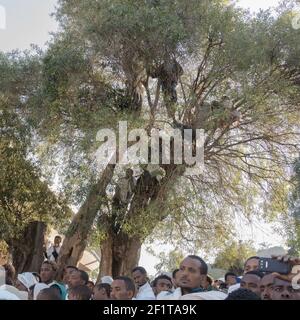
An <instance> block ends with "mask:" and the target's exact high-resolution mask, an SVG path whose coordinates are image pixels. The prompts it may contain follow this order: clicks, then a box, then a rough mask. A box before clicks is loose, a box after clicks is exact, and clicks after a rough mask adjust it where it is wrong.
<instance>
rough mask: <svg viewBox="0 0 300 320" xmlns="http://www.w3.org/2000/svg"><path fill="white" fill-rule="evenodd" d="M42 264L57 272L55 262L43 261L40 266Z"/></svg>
mask: <svg viewBox="0 0 300 320" xmlns="http://www.w3.org/2000/svg"><path fill="white" fill-rule="evenodd" d="M43 264H48V265H50V266H51V268H52V270H53V271H55V272H56V271H57V264H56V263H55V262H53V261H49V260H45V261H43V263H42V265H43Z"/></svg>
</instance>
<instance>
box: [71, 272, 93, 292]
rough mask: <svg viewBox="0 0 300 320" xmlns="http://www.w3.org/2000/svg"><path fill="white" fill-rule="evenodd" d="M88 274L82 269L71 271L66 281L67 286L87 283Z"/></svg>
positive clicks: (73, 286) (72, 286)
mask: <svg viewBox="0 0 300 320" xmlns="http://www.w3.org/2000/svg"><path fill="white" fill-rule="evenodd" d="M88 281H89V275H88V274H87V273H86V272H85V271H83V270H77V271H74V272H72V273H71V275H70V277H69V281H68V286H69V288H70V289H71V288H75V287H77V286H81V285H87V283H88Z"/></svg>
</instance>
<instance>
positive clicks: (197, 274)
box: [178, 255, 207, 294]
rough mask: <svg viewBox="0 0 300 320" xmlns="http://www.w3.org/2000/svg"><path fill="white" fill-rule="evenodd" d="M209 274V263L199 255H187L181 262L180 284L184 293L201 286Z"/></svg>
mask: <svg viewBox="0 0 300 320" xmlns="http://www.w3.org/2000/svg"><path fill="white" fill-rule="evenodd" d="M206 276H207V264H206V263H205V261H204V260H203V259H201V258H200V257H198V256H194V255H190V256H187V257H186V258H185V259H184V260H183V261H182V262H181V264H180V268H179V271H178V286H179V287H181V289H182V291H183V293H184V294H186V293H190V292H191V291H192V290H193V289H197V288H200V287H201V283H202V282H203V281H204V280H205V278H206Z"/></svg>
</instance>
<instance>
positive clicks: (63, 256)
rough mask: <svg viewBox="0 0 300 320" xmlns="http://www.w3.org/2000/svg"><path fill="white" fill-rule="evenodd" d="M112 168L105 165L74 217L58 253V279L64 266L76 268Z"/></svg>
mask: <svg viewBox="0 0 300 320" xmlns="http://www.w3.org/2000/svg"><path fill="white" fill-rule="evenodd" d="M114 168H115V165H112V164H109V165H107V167H106V168H105V170H104V171H103V173H102V175H101V177H100V179H99V181H98V182H97V183H96V184H95V185H94V186H93V187H92V188H91V191H90V193H89V195H88V197H87V199H86V200H85V202H84V203H83V205H82V206H81V208H80V209H79V211H78V213H77V214H76V215H75V216H74V218H73V221H72V223H71V225H70V227H69V229H68V232H67V234H66V237H65V239H64V242H63V244H62V247H61V250H60V252H59V257H58V266H59V268H58V279H61V278H62V275H63V270H64V267H65V266H67V265H73V266H76V265H77V263H78V262H79V260H80V259H81V258H82V255H83V252H84V250H85V248H86V245H87V238H88V235H89V233H90V231H91V227H92V225H93V223H94V220H95V217H96V215H97V212H98V210H99V208H100V206H101V198H102V197H104V196H105V194H106V187H107V185H108V184H109V182H110V181H111V179H112V176H113V173H114Z"/></svg>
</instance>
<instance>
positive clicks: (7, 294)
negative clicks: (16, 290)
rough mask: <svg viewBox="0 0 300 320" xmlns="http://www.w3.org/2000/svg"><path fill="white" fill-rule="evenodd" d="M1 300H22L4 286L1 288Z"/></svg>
mask: <svg viewBox="0 0 300 320" xmlns="http://www.w3.org/2000/svg"><path fill="white" fill-rule="evenodd" d="M0 300H21V299H20V298H19V297H17V296H16V295H15V294H13V293H11V292H9V291H7V290H5V289H4V288H0Z"/></svg>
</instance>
